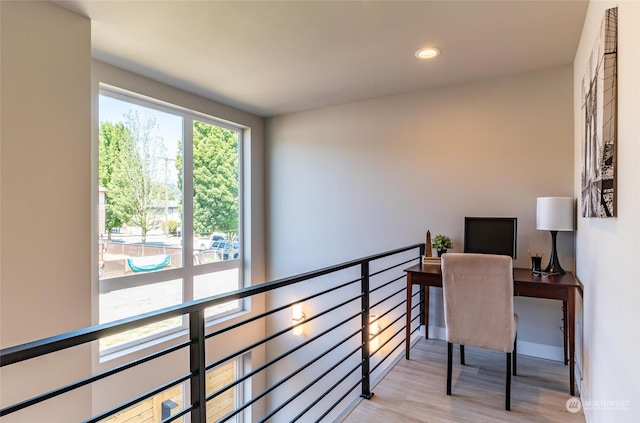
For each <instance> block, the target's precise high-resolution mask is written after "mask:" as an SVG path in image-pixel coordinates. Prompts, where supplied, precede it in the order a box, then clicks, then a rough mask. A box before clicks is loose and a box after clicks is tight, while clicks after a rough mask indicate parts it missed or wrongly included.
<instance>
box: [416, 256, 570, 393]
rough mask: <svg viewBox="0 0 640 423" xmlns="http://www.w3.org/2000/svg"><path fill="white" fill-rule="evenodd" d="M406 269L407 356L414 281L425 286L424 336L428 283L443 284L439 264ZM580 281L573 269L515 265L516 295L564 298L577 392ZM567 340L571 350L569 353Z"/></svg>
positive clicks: (566, 357) (566, 338) (566, 337)
mask: <svg viewBox="0 0 640 423" xmlns="http://www.w3.org/2000/svg"><path fill="white" fill-rule="evenodd" d="M405 272H407V328H406V358H407V360H408V359H409V347H410V343H411V342H410V341H411V308H412V307H411V297H412V295H411V294H412V292H411V291H412V285H414V284H416V285H420V286H423V287H425V289H424V325H425V337H428V333H429V287H431V286H435V287H442V270H441V268H440V266H439V265H437V264H416V265H415V266H412V267H410V268H408V269H405ZM578 286H579V285H578V281H576V278H575V277H574V276H573V274H572V273H566V274H564V275H555V276H540V275H534V274H533V273H532V272H531V270H530V269H513V295H516V296H523V297H534V298H547V299H551V300H561V301H562V303H563V308H562V310H563V314H564V319H563V325H564V364H569V391H570V393H571V395H575V389H574V387H575V369H574V356H575V307H576V302H575V298H576V297H575V296H576V289H577V288H578ZM567 344H568V350H569V351H568V354H567Z"/></svg>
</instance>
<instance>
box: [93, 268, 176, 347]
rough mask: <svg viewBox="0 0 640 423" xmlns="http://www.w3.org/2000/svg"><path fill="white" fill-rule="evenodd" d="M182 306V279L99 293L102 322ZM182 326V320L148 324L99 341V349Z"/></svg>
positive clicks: (174, 319) (173, 319) (172, 319)
mask: <svg viewBox="0 0 640 423" xmlns="http://www.w3.org/2000/svg"><path fill="white" fill-rule="evenodd" d="M181 303H182V280H180V279H178V280H173V281H167V282H160V283H154V284H149V285H143V286H137V287H134V288H127V289H120V290H117V291H111V292H107V293H104V294H100V323H108V322H112V321H114V320H119V319H124V318H126V317H132V316H137V315H139V314H142V313H147V312H149V311H154V310H159V309H162V308H165V307H169V306H172V305H176V304H181ZM181 325H182V319H181V317H175V318H171V319H167V320H163V321H161V322H157V323H153V324H150V325H146V326H143V327H140V328H137V329H133V330H130V331H126V332H122V333H119V334H117V335H112V336H109V337H107V338H103V339H101V340H100V349H105V348H111V347H114V346H117V345H122V344H125V343H128V342H131V341H136V340H139V339H141V338H144V337H147V336H150V335H155V334H158V333H161V332H164V331H167V330H170V329H174V328H177V327H180V326H181Z"/></svg>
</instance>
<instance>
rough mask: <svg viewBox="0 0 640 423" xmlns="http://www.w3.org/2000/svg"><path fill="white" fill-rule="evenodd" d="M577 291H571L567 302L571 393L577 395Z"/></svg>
mask: <svg viewBox="0 0 640 423" xmlns="http://www.w3.org/2000/svg"><path fill="white" fill-rule="evenodd" d="M575 316H576V289H575V288H570V289H569V298H568V301H567V326H568V329H569V384H570V385H569V393H570V394H571V395H575V384H576V375H575V365H574V362H573V361H574V359H575V355H576V327H575V326H576V323H575Z"/></svg>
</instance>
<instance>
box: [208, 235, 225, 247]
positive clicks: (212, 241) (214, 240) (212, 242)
mask: <svg viewBox="0 0 640 423" xmlns="http://www.w3.org/2000/svg"><path fill="white" fill-rule="evenodd" d="M226 240H227V235H226V234H217V233H214V234H212V235H211V237H209V248H211V249H212V250H214V249H216V248H217V247H218V244H220V242H222V241H226Z"/></svg>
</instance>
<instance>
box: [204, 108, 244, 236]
mask: <svg viewBox="0 0 640 423" xmlns="http://www.w3.org/2000/svg"><path fill="white" fill-rule="evenodd" d="M193 184H194V198H193V228H194V232H195V233H198V234H210V233H213V232H225V233H227V234H228V235H229V241H230V242H229V245H230V246H232V245H233V239H234V238H235V236H236V235H237V233H238V220H239V216H238V133H237V132H235V131H231V130H228V129H224V128H221V127H219V126H215V125H210V124H207V123H203V122H198V121H195V122H194V125H193ZM230 248H231V247H230Z"/></svg>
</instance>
